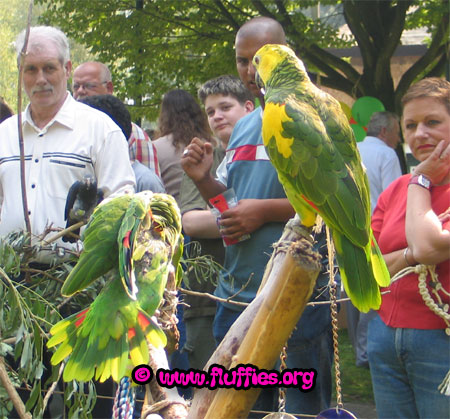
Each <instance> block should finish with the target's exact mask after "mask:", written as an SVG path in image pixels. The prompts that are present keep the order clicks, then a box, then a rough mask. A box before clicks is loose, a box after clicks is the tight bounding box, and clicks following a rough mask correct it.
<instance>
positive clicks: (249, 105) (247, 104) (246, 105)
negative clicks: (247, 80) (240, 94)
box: [244, 100, 255, 113]
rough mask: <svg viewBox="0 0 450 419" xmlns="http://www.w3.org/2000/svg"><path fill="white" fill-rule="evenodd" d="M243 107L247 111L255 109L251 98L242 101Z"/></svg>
mask: <svg viewBox="0 0 450 419" xmlns="http://www.w3.org/2000/svg"><path fill="white" fill-rule="evenodd" d="M244 108H245V110H246V112H247V113H250V112H253V111H254V109H255V105H254V103H253V102H252V101H251V100H246V101H245V103H244Z"/></svg>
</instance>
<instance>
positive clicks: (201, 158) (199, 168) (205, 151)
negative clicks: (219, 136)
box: [181, 137, 213, 182]
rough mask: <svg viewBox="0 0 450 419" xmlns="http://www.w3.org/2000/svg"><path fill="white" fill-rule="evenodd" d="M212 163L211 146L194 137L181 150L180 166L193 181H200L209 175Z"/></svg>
mask: <svg viewBox="0 0 450 419" xmlns="http://www.w3.org/2000/svg"><path fill="white" fill-rule="evenodd" d="M212 164H213V146H212V145H211V143H208V142H205V141H203V140H201V139H200V138H197V137H194V138H193V139H192V141H191V142H190V144H189V145H188V146H187V147H186V148H185V149H184V151H183V154H182V156H181V167H182V168H183V170H184V171H185V172H186V174H187V175H188V176H189V177H190V178H191V179H192V180H193V181H194V182H201V181H202V180H203V179H205V178H207V177H208V176H209V173H210V170H211V167H212Z"/></svg>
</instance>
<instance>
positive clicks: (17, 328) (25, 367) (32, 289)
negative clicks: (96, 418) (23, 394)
mask: <svg viewBox="0 0 450 419" xmlns="http://www.w3.org/2000/svg"><path fill="white" fill-rule="evenodd" d="M26 243H27V240H26V237H25V235H24V234H23V233H17V232H13V233H11V234H9V235H8V236H7V237H6V238H4V239H2V240H1V241H0V266H2V268H0V278H1V280H0V330H1V335H0V356H2V357H4V358H5V362H6V363H7V364H8V371H9V373H10V376H11V379H12V382H13V383H15V384H16V385H17V386H20V387H22V388H25V389H26V390H25V391H28V392H29V397H28V400H27V401H26V408H27V410H29V411H30V412H33V417H39V416H41V415H42V410H43V402H44V396H45V394H44V393H43V391H44V390H48V388H49V387H50V385H51V384H52V382H53V381H56V380H57V379H58V369H57V368H55V369H53V371H51V374H50V375H51V376H50V377H48V379H47V380H46V381H44V380H43V378H44V377H45V375H44V370H45V369H46V368H47V366H46V364H45V362H44V358H45V353H46V349H45V342H46V339H47V334H48V331H49V329H50V327H51V326H52V325H53V324H55V323H56V322H57V321H58V320H60V319H61V318H62V313H67V312H72V311H74V312H75V311H78V310H80V308H81V307H84V306H86V305H87V304H89V302H91V301H92V299H93V297H94V295H95V294H96V289H94V288H91V289H89V290H87V292H86V293H83V294H80V295H79V296H76V297H75V298H73V299H63V297H62V296H61V293H60V289H61V284H62V282H63V280H64V278H65V277H66V275H67V273H68V272H69V271H70V269H71V265H70V264H68V263H67V262H61V263H60V264H57V265H55V266H54V267H52V268H51V269H50V270H48V271H45V273H44V272H42V271H39V270H37V269H33V268H30V267H29V266H28V264H27V261H26V260H25V257H24V255H25V254H27V251H28V247H27V244H26ZM25 272H28V273H29V274H30V278H29V280H28V281H27V280H25V279H24V278H23V276H22V277H19V274H20V273H22V274H24V273H25ZM19 278H20V280H19ZM98 286H101V284H98ZM48 375H49V374H47V376H48ZM87 386H88V389H89V391H81V392H80V391H78V390H77V388H78V386H77V384H76V383H69V385H67V389H66V392H68V391H71V393H70V394H71V395H72V396H73V397H71V398H68V399H67V402H68V404H69V406H68V408H69V409H70V412H73V413H74V414H75V413H76V412H78V413H79V416H81V417H85V416H86V414H85V413H84V412H89V405H92V404H93V403H95V391H93V390H92V385H91V384H87ZM74 387H75V389H74ZM85 393H86V394H85ZM11 408H12V404H11V402H10V400H9V399H8V397H7V395H6V393H2V392H0V413H1V415H2V417H4V416H8V415H7V413H6V412H8V411H10V410H11ZM71 417H73V416H71Z"/></svg>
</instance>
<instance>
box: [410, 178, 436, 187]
mask: <svg viewBox="0 0 450 419" xmlns="http://www.w3.org/2000/svg"><path fill="white" fill-rule="evenodd" d="M408 185H419V186H421V187H422V188H425V189H428V190H430V189H431V186H433V185H432V184H431V180H430V179H428V178H427V177H426V176H425V175H414V176H412V177H411V179H410V180H409V183H408Z"/></svg>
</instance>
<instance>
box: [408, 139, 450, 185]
mask: <svg viewBox="0 0 450 419" xmlns="http://www.w3.org/2000/svg"><path fill="white" fill-rule="evenodd" d="M414 175H424V176H426V177H427V178H428V179H430V181H431V184H432V185H440V184H441V183H445V182H449V181H450V179H449V176H450V140H442V141H441V142H439V144H438V145H437V146H436V148H435V149H434V150H433V152H432V153H431V154H430V155H429V156H428V157H427V158H426V159H425V160H424V161H423V162H421V163H420V164H418V165H417V166H416V168H415V169H414Z"/></svg>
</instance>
